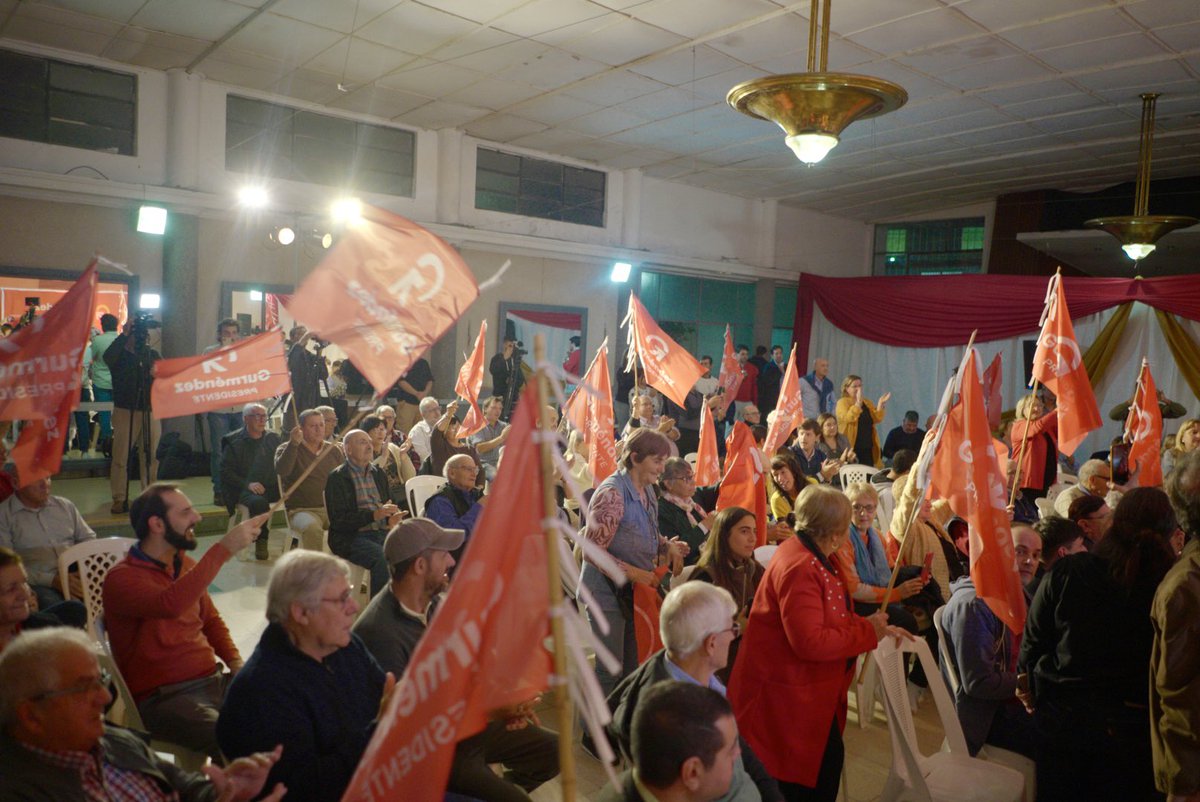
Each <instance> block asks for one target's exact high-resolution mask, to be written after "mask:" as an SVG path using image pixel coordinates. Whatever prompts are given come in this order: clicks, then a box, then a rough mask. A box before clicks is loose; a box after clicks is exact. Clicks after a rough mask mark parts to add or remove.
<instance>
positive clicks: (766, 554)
mask: <svg viewBox="0 0 1200 802" xmlns="http://www.w3.org/2000/svg"><path fill="white" fill-rule="evenodd" d="M777 548H779V546H778V545H776V544H773V543H772V544H770V545H767V546H759V547H758V548H756V549H755V550H754V559H755V560H758V564H759V565H761V566H762V567H763V568H766V567H767V563H769V562H771V558H772V557H774V556H775V550H776V549H777Z"/></svg>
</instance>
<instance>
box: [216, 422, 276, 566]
mask: <svg viewBox="0 0 1200 802" xmlns="http://www.w3.org/2000/svg"><path fill="white" fill-rule="evenodd" d="M242 422H243V423H242V428H240V429H235V430H234V431H232V432H230V433H229V434H227V435H225V436H224V437H223V438H221V497H222V498H224V499H225V509H226V510H227V511H228V512H229V514H230V515H232V514H233V511H234V508H235V507H236V506H237V505H239V504H242V505H244V506H245V507H247V508H248V509H249V510H250V514H251V515H259V514H261V513H264V512H266V511H267V509H268V508H270V506H271V504H272V503H274V502H276V501H278V500H279V478H278V476H277V475H276V473H275V451H276V449H278V448H279V435H277V434H275V432H271V431H267V408H266V407H264V406H263V405H262V404H247V405H246V406H245V408H243V409H242ZM262 527H263V528H262V536H261V537H260V538H258V540H257V541H255V544H254V556H255V557H257V558H258V559H260V560H265V559H267V556H268V554H267V534H268V521H267V520H266V519H264V520H263V525H262Z"/></svg>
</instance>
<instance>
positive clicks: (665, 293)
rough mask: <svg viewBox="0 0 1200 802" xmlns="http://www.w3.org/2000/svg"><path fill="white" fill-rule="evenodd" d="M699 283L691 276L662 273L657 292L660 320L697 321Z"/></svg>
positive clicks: (698, 280)
mask: <svg viewBox="0 0 1200 802" xmlns="http://www.w3.org/2000/svg"><path fill="white" fill-rule="evenodd" d="M701 283H702V282H701V281H700V279H697V278H692V277H691V276H673V275H671V274H669V273H664V274H663V275H662V277H661V279H660V284H659V290H658V293H659V297H658V314H659V317H660V318H662V320H699V319H700V316H699V312H700V309H699V301H700V287H701ZM660 322H661V321H660Z"/></svg>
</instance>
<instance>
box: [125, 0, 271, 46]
mask: <svg viewBox="0 0 1200 802" xmlns="http://www.w3.org/2000/svg"><path fill="white" fill-rule="evenodd" d="M252 13H253V12H252V11H250V10H248V9H247V8H246V7H244V6H239V5H237V4H236V3H229V2H224V0H205V2H203V3H196V2H194V0H147V2H146V4H145V5H144V6H142V8H141V9H140V10H139V11H138V13H136V14H134V15H133V18H132V19H131V20H130V21H129V22H130V24H131V25H136V26H138V27H139V28H147V29H149V30H152V31H161V32H163V33H174V34H178V35H180V36H190V37H193V38H195V39H217V38H219V37H221V36H224V35H225V34H227V33H229V31H231V30H233V28H234V27H235V26H236V25H237V24H238V23H240V22H242V21H243V20H244V19H246V17H248V16H250V15H251V14H252Z"/></svg>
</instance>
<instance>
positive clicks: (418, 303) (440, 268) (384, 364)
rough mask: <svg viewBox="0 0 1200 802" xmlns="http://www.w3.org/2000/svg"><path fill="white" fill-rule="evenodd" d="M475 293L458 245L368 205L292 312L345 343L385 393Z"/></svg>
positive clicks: (297, 296) (298, 293) (323, 334)
mask: <svg viewBox="0 0 1200 802" xmlns="http://www.w3.org/2000/svg"><path fill="white" fill-rule="evenodd" d="M477 297H479V287H478V285H477V284H476V283H475V277H474V275H472V273H471V270H470V268H468V267H467V265H466V263H465V262H464V261H463V260H462V257H461V256H459V254H458V251H456V250H455V249H454V248H453V247H451V246H450V245H449V244H447V243H446V242H444V241H443V240H442V239H440V238H439V237H437V236H435V235H434V234H433V233H431V232H429V231H426V230H425V229H424V228H421V227H420V226H419V225H417V224H416V223H414V222H412V221H411V220H406V219H404V218H403V217H400V216H399V215H395V214H392V213H391V212H388V211H384V210H383V209H379V208H376V207H373V206H364V207H363V212H362V220H361V221H359V222H357V223H355V224H352V225H350V226H347V228H346V233H345V234H344V235H343V236H342V238H341V240H340V241H339V242H338V244H337V245H335V246H334V248H333V249H332V250H331V251H330V252H329V254H328V255H327V256H326V257H325V258H324V259H323V260H321V263H320V264H319V265H317V267H316V269H314V270H313V271H312V272H311V273H309V274H308V278H306V279H304V283H303V284H301V285H300V289H299V290H297V291H296V294H295V295H293V296H292V299H291V301H289V302H288V311H289V312H291V313H292V316H293V317H295V318H296V320H298V321H299V322H300V323H303V324H304V325H305V326H307V327H308V328H309V330H310V331H311V332H312V333H313V334H315V335H316V336H318V337H320V338H321V339H323V340H329V341H330V342H333V343H336V344H337V345H338V346H340V347H341V348H342V350H343V351H345V352H346V353H347V354H348V355H349V356H350V360H351V361H352V362H353V363H354V364H355V366H356V367H357V368H358V369H359V371H360V372H361V373H362V375H363V376H364V377H366V379H367V381H369V382H371V385H372V386H374V388H375V389H376V391H378V392H379V394H380V395H383V394H384V393H385V392H387V390H388V388H390V387H391V386H392V385H393V384H395V383H396V381H397V380H398V379H399V378H400V377H401V376H403V375H404V374H405V373H407V372H408V369H409V367H410V366H411V365H412V364H413V363H414V362H416V361H417V360H418V359H419V358H420V357H421V356H422V355H423V354H424V353H425V352H426V351H427V350H429V346H431V345H433V343H434V342H436V341H437V339H438V338H439V337H441V336H442V335H443V334H444V333H445V332H446V330H447V329H449V328H450V327H451V326H452V325H454V321H456V320H458V318H459V317H461V316H462V313H463V312H464V311H466V308H467V307H468V306H470V305H471V304H472V303H473V302H474V301H475V299H476V298H477Z"/></svg>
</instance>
